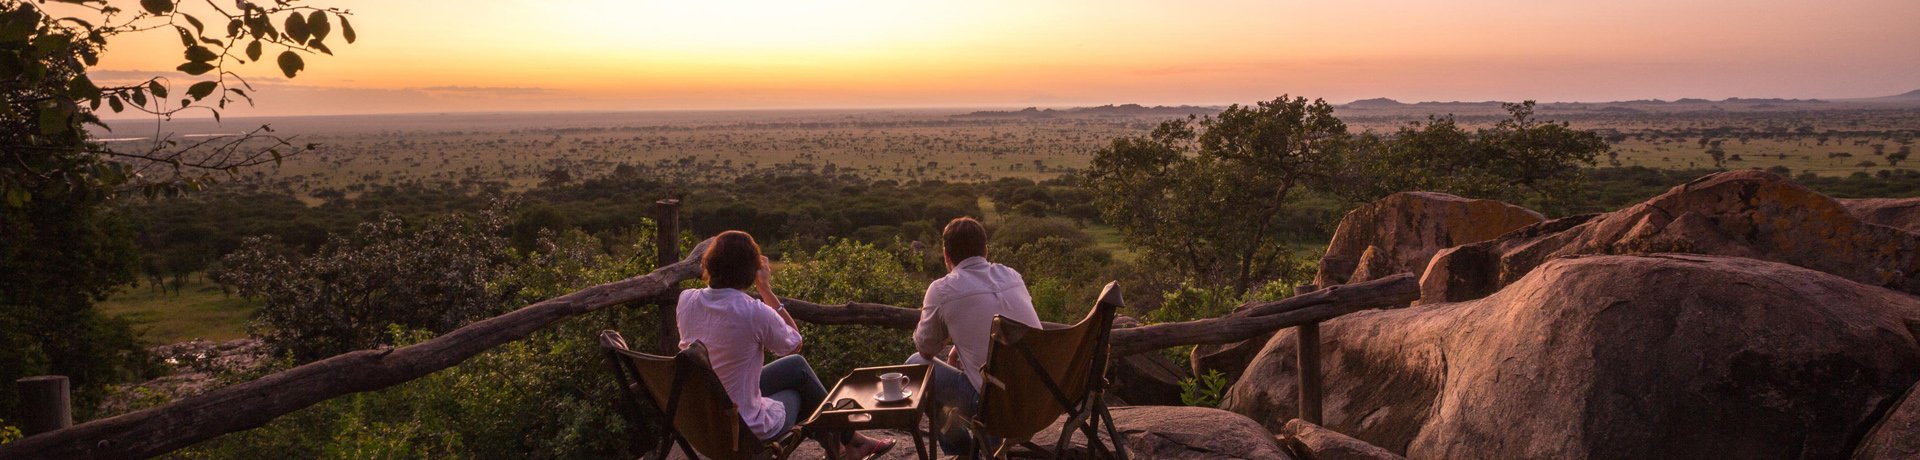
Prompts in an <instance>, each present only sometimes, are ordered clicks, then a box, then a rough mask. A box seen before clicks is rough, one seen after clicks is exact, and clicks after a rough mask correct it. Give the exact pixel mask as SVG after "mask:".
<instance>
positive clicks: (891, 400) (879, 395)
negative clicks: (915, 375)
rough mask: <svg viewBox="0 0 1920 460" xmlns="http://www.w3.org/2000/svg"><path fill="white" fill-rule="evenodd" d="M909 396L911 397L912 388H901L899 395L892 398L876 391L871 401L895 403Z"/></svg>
mask: <svg viewBox="0 0 1920 460" xmlns="http://www.w3.org/2000/svg"><path fill="white" fill-rule="evenodd" d="M910 397H913V390H901V391H900V396H898V397H893V398H889V397H887V395H886V394H884V393H876V394H874V395H873V401H874V402H878V403H897V402H901V401H906V400H907V398H910Z"/></svg>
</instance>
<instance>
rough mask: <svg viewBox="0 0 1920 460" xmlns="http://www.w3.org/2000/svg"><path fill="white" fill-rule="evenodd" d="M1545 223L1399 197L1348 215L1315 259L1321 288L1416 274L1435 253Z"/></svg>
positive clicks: (1479, 206)
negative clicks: (1318, 257) (1319, 255)
mask: <svg viewBox="0 0 1920 460" xmlns="http://www.w3.org/2000/svg"><path fill="white" fill-rule="evenodd" d="M1543 220H1546V218H1545V217H1543V216H1541V215H1540V213H1538V212H1534V211H1533V210H1531V209H1527V208H1522V207H1519V206H1514V205H1511V204H1506V203H1502V202H1499V201H1493V200H1475V199H1467V198H1461V197H1457V196H1453V195H1448V194H1445V193H1433V192H1401V193H1395V194H1392V195H1387V197H1386V198H1381V199H1380V200H1379V201H1375V202H1373V203H1369V204H1367V205H1365V206H1361V207H1359V208H1355V209H1354V210H1352V211H1348V212H1347V215H1346V216H1345V217H1342V218H1341V219H1340V226H1339V227H1337V228H1335V229H1334V231H1333V241H1332V242H1331V243H1328V244H1327V253H1326V255H1324V256H1321V257H1320V269H1319V271H1318V272H1317V273H1315V274H1314V278H1313V281H1314V284H1315V285H1318V286H1319V287H1321V288H1325V287H1328V286H1333V285H1339V284H1347V283H1357V282H1361V281H1367V280H1371V279H1376V278H1380V277H1384V276H1387V275H1395V274H1400V273H1413V274H1415V275H1419V274H1420V272H1421V271H1422V270H1424V269H1425V268H1426V266H1427V259H1428V258H1431V257H1433V254H1434V252H1437V251H1439V250H1441V249H1446V248H1450V247H1454V246H1458V245H1462V244H1467V243H1473V242H1479V241H1485V240H1490V239H1493V238H1495V237H1498V236H1500V235H1502V234H1505V233H1507V232H1510V231H1513V230H1514V229H1517V228H1521V227H1525V226H1528V225H1533V224H1535V223H1539V222H1540V221H1543Z"/></svg>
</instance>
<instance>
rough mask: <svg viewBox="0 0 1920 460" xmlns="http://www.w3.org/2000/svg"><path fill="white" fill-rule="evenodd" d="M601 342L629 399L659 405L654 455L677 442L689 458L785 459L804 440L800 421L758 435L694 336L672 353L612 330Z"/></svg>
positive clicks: (659, 455) (662, 456) (664, 452)
mask: <svg viewBox="0 0 1920 460" xmlns="http://www.w3.org/2000/svg"><path fill="white" fill-rule="evenodd" d="M600 346H601V347H603V348H606V349H607V358H608V359H609V360H610V361H611V362H612V363H613V367H614V375H615V376H617V377H618V378H619V381H620V387H621V388H622V389H623V391H621V393H623V394H625V395H626V398H627V399H628V401H630V402H632V403H633V404H634V405H635V406H636V407H637V406H639V405H640V403H639V401H640V400H645V401H647V402H648V403H650V404H652V405H653V407H655V408H658V409H659V410H660V414H661V416H660V427H661V431H663V434H662V435H661V437H660V444H659V448H658V449H657V450H656V451H655V452H653V453H652V455H650V456H649V458H653V459H665V458H667V455H668V454H669V453H670V452H671V451H672V450H673V446H675V445H678V446H680V450H681V452H682V453H684V454H685V455H686V456H687V458H689V459H698V458H702V457H701V456H702V455H704V456H705V458H713V459H719V460H760V459H784V458H787V456H788V455H791V454H793V449H794V448H795V447H798V446H799V445H800V440H801V439H802V436H801V435H800V434H799V433H800V431H801V428H800V427H794V429H792V430H789V431H788V432H786V433H781V434H780V436H778V437H775V438H774V439H773V440H771V441H762V440H760V438H759V437H757V436H754V435H753V430H752V429H749V428H747V424H746V422H744V421H741V420H740V411H739V406H735V405H734V404H733V399H731V398H729V397H727V389H726V387H724V386H721V384H720V378H719V377H718V376H715V375H714V374H713V366H712V365H710V364H708V362H707V348H706V346H705V345H704V344H701V343H699V342H694V344H693V346H691V347H687V349H685V350H681V351H680V353H678V354H675V355H673V356H672V357H667V356H655V355H649V354H645V353H640V352H636V351H633V350H629V349H627V341H626V339H624V338H622V337H620V333H619V332H615V331H610V330H609V331H600ZM695 452H698V454H695Z"/></svg>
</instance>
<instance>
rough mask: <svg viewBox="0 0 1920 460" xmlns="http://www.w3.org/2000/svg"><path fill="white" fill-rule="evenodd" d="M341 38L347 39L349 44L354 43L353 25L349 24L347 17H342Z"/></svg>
mask: <svg viewBox="0 0 1920 460" xmlns="http://www.w3.org/2000/svg"><path fill="white" fill-rule="evenodd" d="M340 36H342V37H346V38H347V43H349V44H351V43H353V23H350V22H347V17H346V16H341V17H340Z"/></svg>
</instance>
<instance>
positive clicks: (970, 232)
mask: <svg viewBox="0 0 1920 460" xmlns="http://www.w3.org/2000/svg"><path fill="white" fill-rule="evenodd" d="M940 239H941V250H942V251H945V252H946V254H947V260H951V261H953V263H956V264H957V263H960V261H962V260H967V259H970V258H974V257H985V256H986V255H987V226H985V225H980V221H978V220H973V217H961V218H958V219H954V220H953V221H951V222H947V228H946V230H942V231H941V232H940Z"/></svg>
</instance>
